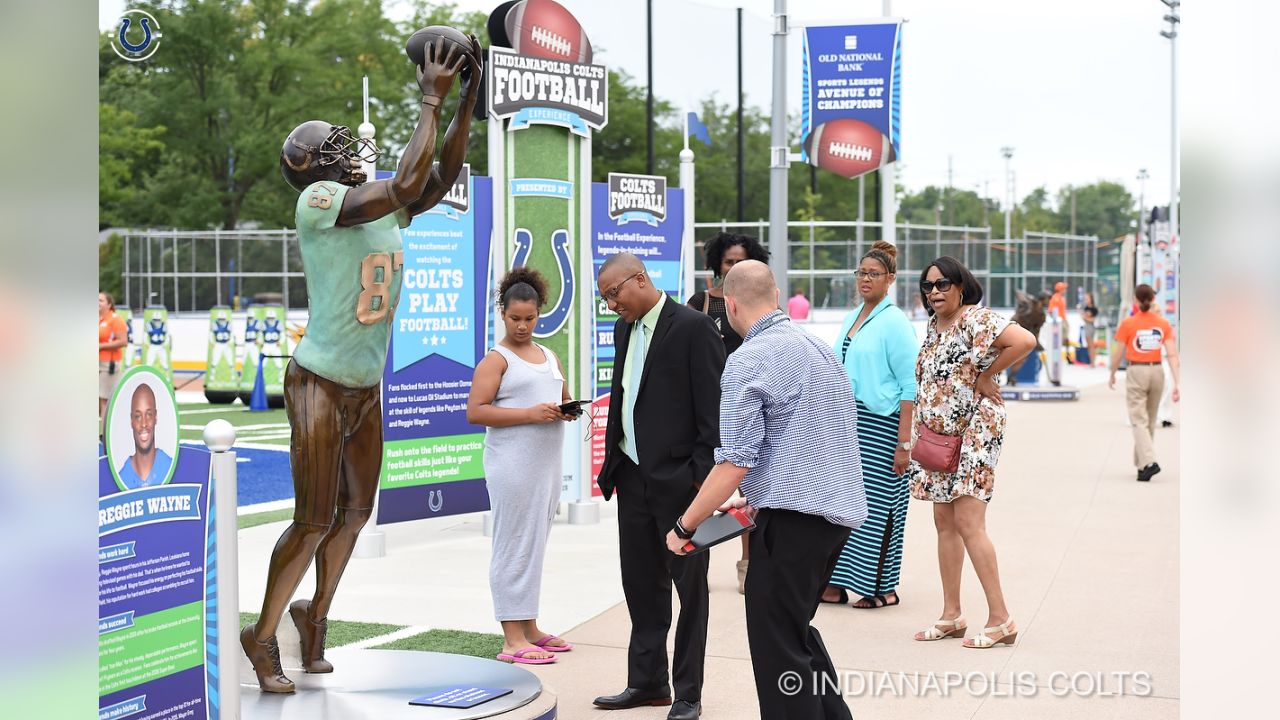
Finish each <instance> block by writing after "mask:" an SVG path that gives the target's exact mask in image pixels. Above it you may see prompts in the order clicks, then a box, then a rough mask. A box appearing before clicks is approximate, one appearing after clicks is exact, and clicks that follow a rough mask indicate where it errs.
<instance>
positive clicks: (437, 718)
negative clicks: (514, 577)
mask: <svg viewBox="0 0 1280 720" xmlns="http://www.w3.org/2000/svg"><path fill="white" fill-rule="evenodd" d="M284 625H285V623H281V628H282V629H283V627H284ZM280 640H281V649H282V650H283V649H284V638H283V637H281V638H280ZM295 652H296V651H295ZM295 657H296V656H295ZM325 658H326V659H327V660H329V661H330V662H332V663H333V665H334V671H333V672H332V673H327V674H324V675H309V674H307V673H305V672H303V671H302V669H301V668H299V667H298V666H297V665H296V664H295V663H291V662H289V660H288V658H284V672H285V675H287V676H288V677H289V679H290V680H292V681H293V682H294V684H295V685H296V686H297V691H296V692H294V693H292V694H289V695H282V694H275V693H264V692H262V691H261V690H259V689H258V682H257V679H256V678H255V677H254V675H253V669H252V668H251V667H249V661H248V660H247V659H245V658H243V657H241V658H240V659H239V660H240V662H239V668H240V685H241V688H240V715H239V717H240V718H241V719H242V720H285V719H286V718H309V719H310V720H363V719H364V718H369V720H375V719H376V720H401V719H404V720H446V719H447V720H471V719H472V718H487V717H498V718H503V719H504V720H505V719H510V720H549V719H551V718H554V717H556V697H555V695H553V694H552V693H548V692H544V691H543V689H542V682H541V681H540V680H538V678H537V676H536V675H534V674H533V673H531V672H529V671H528V670H525V669H523V668H520V667H516V666H514V665H508V664H507V663H504V662H498V661H497V660H486V659H483V658H477V657H470V656H467V655H450V654H447V653H434V652H417V651H412V650H360V649H355V648H337V649H335V650H330V651H328V652H326V653H325ZM450 687H482V688H502V689H510V690H511V693H509V694H507V695H504V696H502V697H499V698H495V699H493V700H490V701H488V702H485V703H481V704H479V705H476V706H475V707H472V708H467V709H462V708H442V707H424V706H418V705H410V704H409V701H410V700H412V699H413V698H417V697H422V696H423V695H427V694H429V693H431V692H433V691H438V690H441V689H443V688H450Z"/></svg>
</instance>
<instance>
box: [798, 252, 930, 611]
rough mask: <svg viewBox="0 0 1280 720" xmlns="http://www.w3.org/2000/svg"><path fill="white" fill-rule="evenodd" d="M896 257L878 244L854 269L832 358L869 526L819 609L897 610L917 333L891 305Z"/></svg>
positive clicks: (856, 536)
mask: <svg viewBox="0 0 1280 720" xmlns="http://www.w3.org/2000/svg"><path fill="white" fill-rule="evenodd" d="M897 258H898V249H897V248H896V247H894V246H893V245H892V244H890V243H887V242H885V241H883V240H879V241H877V242H876V244H875V245H873V246H872V247H871V250H870V251H869V252H868V253H867V254H866V255H864V256H863V257H862V262H861V263H860V264H859V265H858V272H857V277H858V295H859V296H860V297H861V298H862V304H861V305H859V306H858V307H856V308H854V309H853V311H852V312H850V313H849V314H848V315H846V316H845V319H844V325H843V327H842V328H841V332H840V334H839V335H837V337H838V338H840V340H839V341H838V342H837V343H836V357H838V358H840V361H841V362H842V363H844V369H845V372H846V373H848V375H849V382H850V383H851V384H852V385H853V397H854V402H855V403H857V407H858V450H859V452H860V453H861V455H862V482H863V485H864V486H865V488H866V491H867V519H866V522H864V523H862V526H861V527H859V528H858V529H857V530H854V531H853V533H852V534H851V535H849V539H848V541H846V543H845V546H844V550H843V551H842V552H841V553H840V559H839V560H837V561H836V567H835V570H834V571H833V572H832V573H831V580H830V582H829V584H828V586H827V589H826V591H825V592H823V594H822V601H823V602H829V603H845V602H848V601H849V594H848V592H847V590H852V591H854V592H855V593H857V594H858V595H860V596H861V597H860V598H859V599H857V600H855V601H854V603H853V606H854V607H855V608H863V609H869V608H880V607H885V606H887V605H897V604H898V602H899V601H900V598H899V597H898V578H899V576H900V575H901V571H902V531H903V528H905V527H906V523H907V497H908V493H907V476H906V474H905V473H906V471H907V466H908V465H909V463H910V460H911V456H910V449H911V418H912V416H913V414H914V409H915V401H916V355H917V354H918V353H919V351H920V346H919V344H918V343H917V342H916V332H915V329H914V328H913V327H912V326H911V321H910V320H908V319H907V316H906V313H904V312H902V310H900V309H899V308H898V307H897V306H896V305H894V304H893V298H892V296H891V291H892V290H893V284H894V280H896V279H897V272H898V264H897Z"/></svg>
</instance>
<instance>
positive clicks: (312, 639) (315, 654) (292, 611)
mask: <svg viewBox="0 0 1280 720" xmlns="http://www.w3.org/2000/svg"><path fill="white" fill-rule="evenodd" d="M289 617H291V618H293V624H294V625H296V626H297V628H298V637H299V638H300V639H301V640H302V669H304V670H306V671H307V672H309V673H331V672H333V663H331V662H329V661H328V660H325V659H324V636H325V633H326V632H327V631H328V630H329V622H328V620H319V621H316V620H312V619H311V601H310V600H294V601H293V603H292V604H291V605H289Z"/></svg>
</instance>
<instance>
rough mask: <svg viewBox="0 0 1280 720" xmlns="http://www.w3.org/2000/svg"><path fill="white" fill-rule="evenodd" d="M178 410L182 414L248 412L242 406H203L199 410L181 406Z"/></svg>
mask: <svg viewBox="0 0 1280 720" xmlns="http://www.w3.org/2000/svg"><path fill="white" fill-rule="evenodd" d="M178 412H179V413H180V414H182V415H208V414H211V413H234V412H247V411H246V410H243V409H241V408H236V407H220V408H201V409H199V410H183V409H181V408H179V409H178Z"/></svg>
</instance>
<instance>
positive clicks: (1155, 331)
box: [1107, 285, 1181, 482]
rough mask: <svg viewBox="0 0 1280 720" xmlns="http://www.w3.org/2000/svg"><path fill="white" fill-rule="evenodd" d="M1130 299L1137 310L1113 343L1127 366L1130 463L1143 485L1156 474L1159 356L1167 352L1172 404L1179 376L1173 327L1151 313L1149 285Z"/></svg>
mask: <svg viewBox="0 0 1280 720" xmlns="http://www.w3.org/2000/svg"><path fill="white" fill-rule="evenodd" d="M1134 296H1135V297H1136V298H1137V300H1138V310H1137V312H1135V313H1134V314H1133V315H1132V316H1130V317H1127V318H1125V319H1124V320H1122V321H1121V322H1120V327H1118V328H1116V342H1117V343H1120V344H1121V345H1123V347H1124V353H1123V354H1124V357H1125V360H1126V361H1127V362H1128V364H1129V369H1128V370H1127V371H1126V372H1125V380H1124V389H1125V400H1126V402H1127V403H1128V405H1129V422H1130V423H1131V424H1132V425H1133V463H1134V466H1136V467H1137V468H1138V480H1140V481H1143V482H1146V481H1148V480H1150V479H1151V478H1152V477H1153V476H1154V475H1155V474H1156V473H1158V472H1160V465H1159V463H1157V462H1156V453H1155V444H1154V437H1155V431H1156V417H1157V412H1156V411H1157V409H1158V408H1159V406H1160V396H1161V394H1162V393H1163V392H1164V369H1163V368H1162V367H1161V359H1162V356H1163V353H1166V352H1167V353H1168V357H1169V370H1170V372H1171V373H1172V375H1173V401H1174V402H1178V400H1179V399H1180V397H1179V392H1178V385H1179V377H1180V374H1181V373H1180V369H1179V361H1178V347H1177V345H1176V344H1175V343H1174V337H1173V327H1172V326H1170V325H1169V321H1168V320H1165V319H1164V318H1163V317H1161V316H1160V315H1158V314H1156V313H1155V312H1153V309H1154V307H1153V306H1154V304H1155V299H1156V294H1155V290H1153V289H1152V288H1151V286H1150V285H1139V286H1138V287H1137V288H1135V289H1134ZM1120 355H1121V353H1120V352H1119V348H1117V351H1116V352H1113V353H1111V378H1110V380H1109V381H1108V382H1107V385H1108V387H1110V388H1111V389H1113V390H1114V389H1115V386H1116V370H1117V369H1118V368H1119V366H1120Z"/></svg>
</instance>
